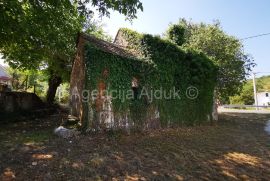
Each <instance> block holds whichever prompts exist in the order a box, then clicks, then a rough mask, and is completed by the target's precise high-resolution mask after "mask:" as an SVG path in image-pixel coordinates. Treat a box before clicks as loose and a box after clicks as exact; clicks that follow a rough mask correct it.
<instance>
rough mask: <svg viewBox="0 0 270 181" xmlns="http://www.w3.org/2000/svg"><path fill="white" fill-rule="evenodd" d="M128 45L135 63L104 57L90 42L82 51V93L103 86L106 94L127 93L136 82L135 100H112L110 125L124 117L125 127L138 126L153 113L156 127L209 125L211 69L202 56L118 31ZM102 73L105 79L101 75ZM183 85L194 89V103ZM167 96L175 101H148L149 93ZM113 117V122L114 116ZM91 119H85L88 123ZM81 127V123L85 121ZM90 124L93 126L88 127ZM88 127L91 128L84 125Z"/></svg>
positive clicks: (93, 106) (92, 105)
mask: <svg viewBox="0 0 270 181" xmlns="http://www.w3.org/2000/svg"><path fill="white" fill-rule="evenodd" d="M121 32H122V33H123V36H124V38H125V39H126V40H127V41H128V42H129V45H128V47H127V48H128V49H130V51H133V52H134V51H135V52H136V54H137V55H138V57H139V58H123V57H120V56H118V55H113V54H109V53H106V52H104V51H102V50H100V49H98V48H96V47H94V46H93V45H91V44H90V43H89V44H88V45H87V46H86V48H85V50H86V57H85V59H86V64H87V66H86V67H87V78H88V81H86V88H87V89H90V90H94V89H98V87H99V83H100V82H104V83H105V84H106V88H107V89H108V91H109V92H110V93H113V92H115V91H119V89H120V90H121V92H125V93H126V92H128V91H130V90H131V86H132V85H131V83H132V80H133V78H136V79H137V80H138V82H139V86H138V90H137V91H138V95H144V96H141V97H140V98H133V99H123V97H117V99H113V100H112V104H113V112H114V115H115V117H114V119H115V120H114V121H115V122H118V121H120V120H123V118H125V117H126V116H129V118H130V119H129V120H130V121H131V122H130V123H129V124H131V125H133V124H134V125H135V127H144V126H146V124H147V121H146V120H148V121H149V119H151V117H152V118H153V117H155V114H157V113H156V111H158V112H159V117H160V121H161V125H162V126H163V127H166V126H175V125H183V124H185V125H194V124H198V123H201V122H203V121H206V120H209V118H210V117H211V111H212V105H213V90H214V86H215V82H216V79H215V77H216V67H215V66H214V64H213V63H212V62H211V61H210V60H209V59H208V58H207V57H206V56H205V55H204V54H202V53H197V52H196V51H193V50H190V49H186V50H184V49H180V48H179V47H178V46H176V45H175V44H173V43H171V42H169V41H166V40H163V39H161V38H159V37H155V36H152V35H143V34H139V33H136V32H134V31H131V30H128V29H121ZM104 71H107V72H108V76H104ZM189 86H194V87H196V88H197V89H198V90H199V94H198V97H196V99H190V98H188V97H187V95H186V90H187V88H188V87H189ZM160 89H162V91H163V92H166V93H169V92H170V91H171V90H173V89H175V90H176V91H178V92H179V95H180V97H181V98H180V99H178V98H169V99H166V98H165V99H164V97H162V98H161V99H153V100H151V99H150V98H149V96H145V94H143V93H145V92H143V91H146V92H147V95H151V91H155V90H160ZM96 104H97V101H96V102H95V101H90V105H87V106H89V108H90V110H91V109H92V110H94V111H95V109H97V105H96ZM117 116H118V117H117ZM94 118H95V115H92V117H91V115H88V117H87V119H90V122H91V121H93V120H95V119H94ZM86 122H87V121H86ZM92 123H93V122H92ZM90 124H91V123H90ZM90 126H91V125H90Z"/></svg>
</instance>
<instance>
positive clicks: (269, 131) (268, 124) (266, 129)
mask: <svg viewBox="0 0 270 181" xmlns="http://www.w3.org/2000/svg"><path fill="white" fill-rule="evenodd" d="M264 130H265V131H266V132H267V133H268V134H269V135H270V120H269V121H267V123H266V126H265V128H264Z"/></svg>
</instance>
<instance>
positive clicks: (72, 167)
mask: <svg viewBox="0 0 270 181" xmlns="http://www.w3.org/2000/svg"><path fill="white" fill-rule="evenodd" d="M269 119H270V115H262V114H260V115H256V114H237V113H229V114H222V115H221V120H220V121H219V123H218V124H217V125H216V126H196V127H183V128H178V129H166V130H156V131H153V132H151V133H143V134H142V133H140V134H139V133H138V134H132V135H129V136H128V135H123V134H120V133H113V134H112V133H110V134H108V133H106V134H99V135H80V136H79V137H77V138H72V139H69V140H65V139H62V138H58V137H57V136H55V135H53V129H54V128H56V127H57V126H58V125H59V124H60V121H61V119H60V117H59V115H53V116H50V117H48V118H44V119H36V120H30V121H23V122H17V123H8V124H7V123H5V124H2V125H0V175H1V176H0V180H31V181H32V180H76V181H77V180H270V136H269V135H267V134H266V132H265V131H264V126H265V123H266V122H267V121H268V120H269Z"/></svg>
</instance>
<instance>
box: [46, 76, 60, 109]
mask: <svg viewBox="0 0 270 181" xmlns="http://www.w3.org/2000/svg"><path fill="white" fill-rule="evenodd" d="M61 83H62V78H61V77H60V76H57V75H55V74H51V75H50V78H49V88H48V91H47V103H48V104H53V103H54V98H55V93H56V90H57V87H58V86H59V85H60V84H61Z"/></svg>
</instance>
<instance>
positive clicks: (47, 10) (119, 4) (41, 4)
mask: <svg viewBox="0 0 270 181" xmlns="http://www.w3.org/2000/svg"><path fill="white" fill-rule="evenodd" d="M89 4H90V6H91V8H96V10H98V12H99V13H100V16H103V15H107V16H109V10H115V11H118V12H120V13H121V14H123V15H125V16H127V18H129V19H132V18H135V17H136V13H137V9H139V10H142V3H141V2H140V1H139V0H127V1H126V0H125V1H111V0H75V1H70V0H57V1H55V0H45V1H28V0H21V1H18V0H8V1H1V2H0V52H1V53H2V54H3V55H4V58H5V59H6V60H7V62H8V63H9V65H10V66H12V67H13V68H20V69H27V70H30V69H33V70H36V69H40V68H41V67H42V68H43V69H44V68H47V69H48V70H47V73H48V75H49V76H50V79H49V81H50V82H52V81H53V80H56V79H57V80H59V81H57V84H59V83H61V82H62V81H67V80H69V75H70V71H71V70H70V68H71V66H69V65H71V64H72V60H73V58H74V53H75V49H76V39H77V34H78V33H79V32H81V31H82V30H83V26H84V25H85V24H87V23H89V22H91V18H92V17H93V11H91V10H89V9H88V8H87V5H88V7H89ZM88 18H90V20H89V19H88ZM94 26H95V25H92V27H94ZM97 30H98V31H99V32H95V33H94V35H98V36H101V35H102V33H103V32H102V31H101V30H100V28H96V29H86V31H87V33H90V32H93V31H97ZM106 38H108V37H106ZM57 84H56V85H57ZM49 85H50V86H49V91H48V102H50V101H49V100H51V99H52V100H53V98H52V96H54V95H53V94H54V92H55V91H54V90H55V87H57V86H52V85H54V84H53V83H51V84H50V83H49ZM49 97H50V98H49Z"/></svg>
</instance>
